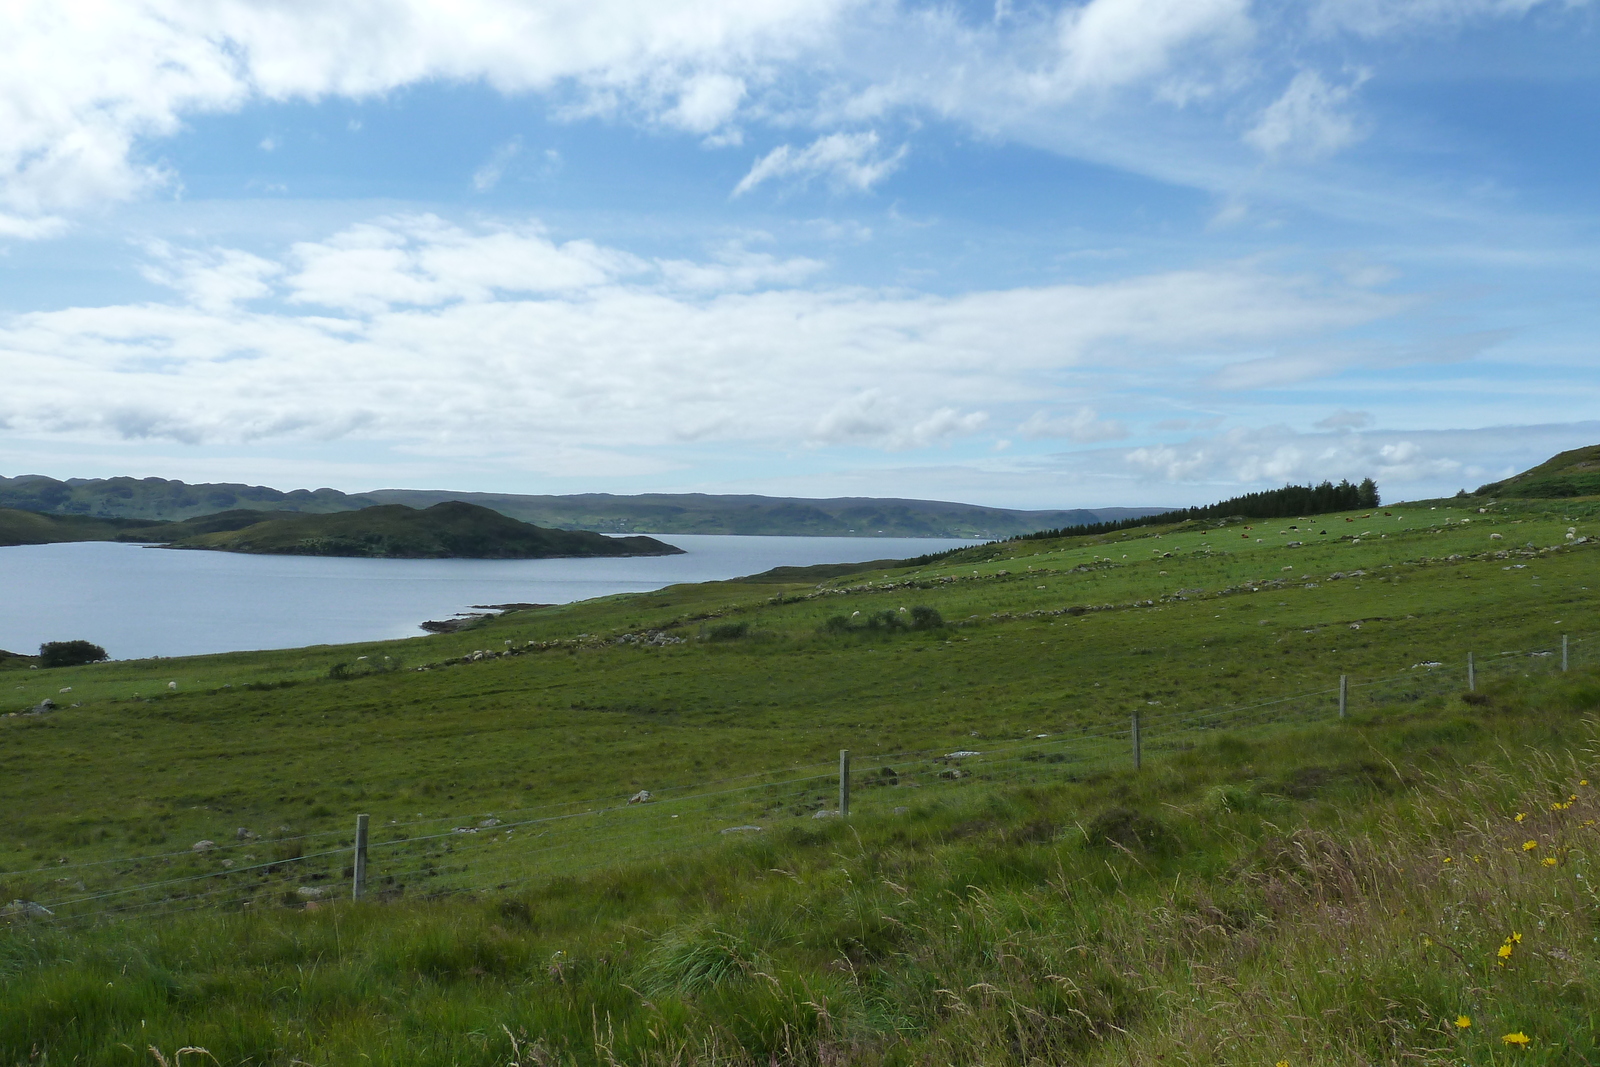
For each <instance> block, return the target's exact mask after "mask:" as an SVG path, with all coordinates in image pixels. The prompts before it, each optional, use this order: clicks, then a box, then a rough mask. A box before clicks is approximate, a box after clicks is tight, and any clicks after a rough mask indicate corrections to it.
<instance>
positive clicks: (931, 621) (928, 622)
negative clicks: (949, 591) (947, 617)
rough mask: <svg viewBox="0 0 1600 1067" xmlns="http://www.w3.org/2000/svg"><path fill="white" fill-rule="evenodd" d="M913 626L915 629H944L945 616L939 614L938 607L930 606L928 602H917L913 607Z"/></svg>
mask: <svg viewBox="0 0 1600 1067" xmlns="http://www.w3.org/2000/svg"><path fill="white" fill-rule="evenodd" d="M911 628H912V629H913V630H942V629H943V628H944V616H943V615H940V614H939V609H938V608H930V607H928V605H926V604H917V605H915V606H914V607H912V609H911Z"/></svg>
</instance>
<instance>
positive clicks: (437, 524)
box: [0, 500, 683, 559]
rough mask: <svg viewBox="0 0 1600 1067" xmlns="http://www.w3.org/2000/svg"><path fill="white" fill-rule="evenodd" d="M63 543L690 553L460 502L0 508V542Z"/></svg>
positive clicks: (501, 554)
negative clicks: (176, 518)
mask: <svg viewBox="0 0 1600 1067" xmlns="http://www.w3.org/2000/svg"><path fill="white" fill-rule="evenodd" d="M63 541H127V542H134V543H139V544H158V545H162V546H164V547H166V548H197V549H209V550H211V551H216V552H249V553H255V554H259V555H278V556H357V557H364V558H368V559H556V558H585V557H613V556H675V555H680V554H681V553H682V552H683V549H681V548H678V547H677V546H676V545H669V544H667V543H666V542H664V541H657V540H656V539H655V538H653V537H644V536H637V535H636V536H632V537H607V536H605V535H604V534H598V533H592V532H590V531H587V530H552V529H548V528H546V527H543V526H534V525H533V524H531V523H526V522H521V521H519V520H517V519H513V518H510V517H509V516H506V515H502V514H501V513H500V512H498V511H493V510H491V509H489V508H485V507H480V506H478V505H477V504H467V503H464V502H462V501H456V500H452V501H446V502H444V503H441V504H435V505H433V506H432V507H430V508H422V509H418V508H411V507H407V506H405V505H404V504H380V505H376V506H374V507H369V508H362V509H361V510H359V511H339V512H334V513H332V514H306V513H303V512H296V511H256V510H252V509H248V508H236V509H234V510H232V511H223V512H219V513H217V514H215V515H202V516H198V517H196V518H192V519H185V520H183V521H182V522H150V521H139V520H130V519H121V518H106V517H103V516H94V517H91V516H87V515H41V514H38V513H37V512H30V511H18V510H14V509H9V508H0V545H43V544H52V543H59V542H63Z"/></svg>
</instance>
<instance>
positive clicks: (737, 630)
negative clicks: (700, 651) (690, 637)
mask: <svg viewBox="0 0 1600 1067" xmlns="http://www.w3.org/2000/svg"><path fill="white" fill-rule="evenodd" d="M749 633H750V624H749V623H747V622H724V623H718V624H717V625H716V626H713V627H711V629H710V630H708V631H707V632H706V636H707V637H709V638H711V640H713V641H737V640H739V638H741V637H746V636H748V635H749Z"/></svg>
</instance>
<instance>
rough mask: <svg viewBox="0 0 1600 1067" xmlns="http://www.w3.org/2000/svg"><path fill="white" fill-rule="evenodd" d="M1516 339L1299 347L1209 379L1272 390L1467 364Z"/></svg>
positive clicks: (1504, 334)
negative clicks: (1365, 371)
mask: <svg viewBox="0 0 1600 1067" xmlns="http://www.w3.org/2000/svg"><path fill="white" fill-rule="evenodd" d="M1510 336H1512V331H1510V330H1477V331H1474V332H1473V333H1466V334H1447V335H1445V336H1442V337H1433V338H1430V339H1428V340H1427V341H1425V342H1420V343H1415V344H1405V345H1400V344H1376V343H1371V342H1367V343H1360V344H1344V345H1338V346H1314V347H1306V348H1299V349H1296V350H1291V351H1288V352H1283V353H1279V354H1277V355H1271V356H1262V357H1259V358H1256V359H1248V360H1241V361H1239V362H1236V363H1228V364H1226V365H1224V366H1222V367H1219V368H1218V369H1217V370H1216V371H1215V372H1214V373H1213V374H1212V375H1211V376H1210V377H1209V378H1208V379H1207V380H1206V385H1208V386H1209V387H1211V388H1213V389H1225V390H1254V389H1272V388H1278V387H1282V386H1287V385H1294V384H1297V383H1299V382H1305V381H1311V380H1314V379H1317V378H1330V377H1333V376H1335V375H1339V374H1343V373H1345V372H1347V371H1350V370H1355V369H1358V368H1371V367H1402V366H1408V365H1415V364H1419V363H1461V362H1465V361H1467V360H1471V359H1474V358H1476V357H1478V356H1479V355H1481V354H1483V353H1484V352H1486V351H1488V350H1489V349H1490V348H1493V347H1494V346H1495V345H1497V344H1500V343H1501V342H1502V341H1504V340H1506V339H1507V338H1509V337H1510Z"/></svg>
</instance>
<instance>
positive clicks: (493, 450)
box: [0, 216, 1405, 456]
mask: <svg viewBox="0 0 1600 1067" xmlns="http://www.w3.org/2000/svg"><path fill="white" fill-rule="evenodd" d="M816 268H817V265H816V264H815V263H814V262H812V261H809V260H804V259H793V258H780V257H776V256H770V255H766V254H761V253H751V252H749V251H748V250H746V249H744V248H743V247H742V246H738V245H730V246H727V247H725V248H724V249H722V250H720V251H719V252H718V253H717V255H716V256H715V257H713V258H712V259H710V260H709V261H707V262H703V263H695V262H688V261H668V262H663V263H658V264H651V263H649V262H647V261H645V260H643V259H640V258H639V257H636V256H633V255H630V254H629V253H627V252H624V251H621V250H618V249H614V248H608V247H606V246H602V245H597V244H595V243H593V242H587V241H562V242H558V241H556V240H554V239H552V238H551V237H550V236H549V235H548V234H547V233H546V232H545V231H544V230H542V229H541V228H540V227H539V226H537V225H535V224H532V223H529V224H524V225H519V226H511V225H481V226H477V227H473V228H467V227H462V226H456V225H453V224H450V223H447V222H445V221H443V220H440V219H438V218H436V217H433V216H405V217H388V218H382V219H378V220H376V221H373V222H370V223H365V224H362V225H359V226H352V227H349V228H347V229H344V230H342V231H339V232H338V233H335V234H333V235H331V236H329V237H327V238H325V239H322V240H318V241H309V242H302V243H299V244H296V245H294V246H292V247H291V248H290V249H289V251H288V252H287V253H286V254H285V255H284V256H283V257H282V258H281V260H279V261H272V260H267V259H263V258H261V257H258V256H253V255H250V254H247V253H244V252H241V251H238V250H232V249H176V248H171V247H166V246H155V247H153V248H152V249H151V260H150V263H149V265H148V268H147V269H148V271H149V275H150V277H152V278H154V279H156V280H158V281H160V282H162V283H163V284H167V285H170V286H173V287H174V288H175V289H177V290H178V291H179V292H180V293H182V294H183V296H184V298H185V299H184V302H183V303H181V304H179V303H174V304H161V303H147V304H136V305H113V306H107V307H84V308H68V309H64V310H59V311H49V312H36V313H30V314H24V315H14V316H11V317H10V318H7V319H4V320H0V360H3V361H4V363H5V366H6V368H7V389H6V390H5V391H4V392H3V393H0V421H3V422H5V423H7V424H9V425H10V427H11V430H12V433H13V435H34V436H42V437H67V438H71V439H73V440H83V441H103V440H116V439H161V440H171V441H182V442H192V443H196V444H204V445H207V446H219V445H228V444H242V443H248V442H260V441H280V442H283V441H311V442H328V441H334V440H340V439H349V440H361V441H380V442H385V443H387V444H388V445H389V447H391V448H395V449H408V450H412V451H419V452H428V451H430V450H431V451H434V452H437V451H439V450H454V453H460V454H471V455H479V456H504V455H514V454H526V453H528V452H530V451H539V450H541V449H543V450H552V449H557V448H561V449H589V450H595V451H599V452H608V453H610V452H617V451H627V450H628V449H633V448H639V449H646V450H648V449H654V448H661V447H667V446H670V445H672V444H673V443H675V442H681V441H686V440H696V441H700V442H704V443H706V445H707V446H708V447H709V446H710V445H711V444H714V443H716V442H721V443H722V444H723V445H725V446H729V447H732V446H733V443H735V442H738V443H739V444H738V446H737V447H740V448H744V447H749V446H757V447H762V448H778V449H792V448H799V447H803V446H807V445H811V446H817V445H852V446H865V447H871V448H881V449H890V450H905V449H918V448H924V447H928V446H930V445H934V444H939V443H945V442H959V441H961V440H962V439H964V438H966V437H970V436H971V435H973V434H974V433H977V432H978V431H980V430H981V429H983V428H984V427H985V426H987V425H988V424H989V423H990V422H992V421H993V415H994V413H995V412H996V411H999V410H1002V409H1003V410H1005V411H1019V410H1022V411H1029V410H1031V411H1039V410H1040V409H1041V405H1042V406H1043V407H1044V410H1045V411H1064V412H1065V413H1066V414H1064V415H1061V416H1055V417H1054V419H1055V420H1056V421H1052V417H1051V416H1048V415H1046V416H1041V417H1040V419H1039V421H1037V422H1036V423H1035V424H1034V428H1035V429H1037V430H1040V431H1041V432H1044V431H1049V432H1064V433H1066V434H1067V435H1068V436H1069V437H1072V436H1073V435H1076V436H1077V438H1078V439H1079V440H1090V439H1094V438H1097V437H1100V438H1104V437H1108V436H1109V435H1110V433H1111V432H1112V430H1113V426H1112V425H1111V424H1109V423H1107V422H1106V421H1104V420H1101V419H1099V418H1098V417H1097V416H1095V415H1094V414H1093V413H1092V412H1090V413H1088V414H1084V413H1083V412H1081V411H1078V410H1077V408H1076V407H1075V406H1073V405H1071V404H1065V403H1063V401H1064V400H1066V399H1067V397H1069V396H1073V394H1075V393H1076V394H1078V395H1080V396H1081V395H1083V393H1082V389H1083V388H1084V387H1085V386H1086V384H1087V385H1093V383H1095V382H1099V383H1101V385H1099V386H1097V388H1106V386H1105V384H1104V383H1105V381H1106V380H1107V376H1108V375H1110V374H1113V373H1114V375H1115V376H1116V381H1119V382H1123V383H1125V384H1128V385H1130V386H1138V385H1139V383H1140V382H1141V381H1160V382H1162V383H1166V384H1168V385H1170V383H1172V382H1174V381H1181V380H1185V379H1187V380H1189V381H1191V382H1193V381H1194V380H1195V379H1196V378H1197V377H1198V376H1201V375H1203V374H1205V373H1207V372H1208V370H1209V368H1210V366H1211V365H1212V363H1213V362H1214V357H1211V356H1203V358H1202V357H1197V356H1195V353H1201V354H1204V353H1208V352H1212V351H1228V350H1232V349H1234V348H1237V347H1247V348H1248V347H1254V346H1260V345H1264V344H1265V345H1271V344H1275V343H1280V342H1284V341H1290V340H1294V339H1297V338H1303V337H1307V336H1317V335H1319V334H1321V333H1322V332H1324V331H1327V330H1338V329H1343V328H1346V327H1350V326H1359V325H1364V324H1368V323H1372V322H1374V321H1377V320H1381V319H1383V318H1385V317H1387V316H1390V315H1392V314H1393V313H1395V312H1396V311H1397V310H1399V309H1401V308H1403V307H1405V304H1404V302H1402V301H1399V300H1397V299H1395V298H1392V297H1387V296H1383V295H1380V294H1374V293H1371V292H1369V291H1366V290H1361V289H1354V288H1349V287H1344V286H1342V285H1340V284H1339V283H1323V282H1318V281H1316V280H1314V279H1308V278H1293V277H1291V278H1284V277H1274V276H1271V275H1268V274H1263V273H1261V272H1259V271H1257V270H1255V269H1252V268H1251V267H1249V266H1248V265H1223V266H1220V267H1218V268H1216V269H1213V270H1208V271H1200V270H1195V271H1183V272H1171V273H1166V274H1156V275H1148V276H1139V277H1131V278H1126V279H1123V280H1119V281H1113V282H1107V283H1103V284H1097V285H1053V286H1045V287H1038V288H1029V289H1014V290H1002V291H991V292H972V293H965V294H960V295H954V296H935V295H929V294H917V293H907V292H903V291H877V290H869V289H859V288H820V289H803V288H784V289H771V288H767V289H760V288H757V289H755V290H754V291H751V287H752V286H770V285H772V284H774V283H780V284H782V283H786V282H792V281H799V280H801V279H803V278H805V277H806V276H807V275H809V274H810V273H811V272H812V271H813V270H815V269H816ZM1111 368H1115V370H1114V372H1113V371H1112V370H1111ZM1074 383H1078V384H1074ZM1076 403H1077V401H1076V400H1075V401H1074V404H1076ZM551 454H553V453H551Z"/></svg>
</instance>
